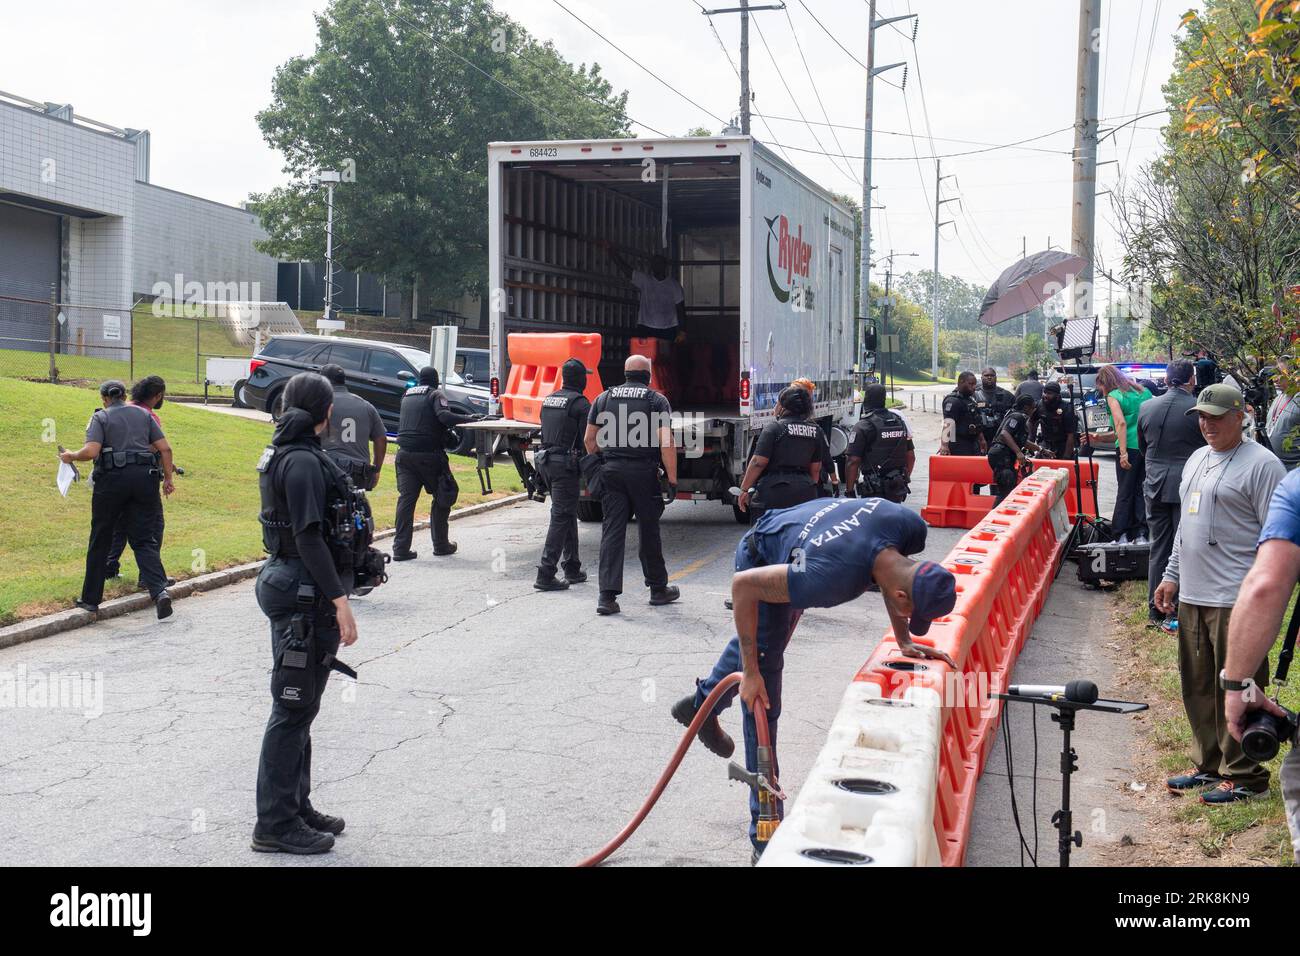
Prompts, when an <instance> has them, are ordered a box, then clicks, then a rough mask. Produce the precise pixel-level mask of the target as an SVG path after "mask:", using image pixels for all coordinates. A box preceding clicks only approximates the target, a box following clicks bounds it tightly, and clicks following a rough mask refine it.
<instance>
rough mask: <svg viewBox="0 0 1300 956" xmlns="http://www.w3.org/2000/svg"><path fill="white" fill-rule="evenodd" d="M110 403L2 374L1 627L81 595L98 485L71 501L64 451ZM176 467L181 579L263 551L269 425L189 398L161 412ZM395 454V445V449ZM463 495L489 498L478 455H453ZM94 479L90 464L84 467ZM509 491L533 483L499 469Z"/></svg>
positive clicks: (79, 489) (167, 556) (124, 588)
mask: <svg viewBox="0 0 1300 956" xmlns="http://www.w3.org/2000/svg"><path fill="white" fill-rule="evenodd" d="M98 407H99V395H98V392H96V391H93V390H91V389H87V388H75V387H70V386H65V385H49V384H44V383H36V382H23V381H17V380H14V379H6V378H0V409H4V414H3V415H0V448H3V449H4V455H3V456H0V486H2V487H4V488H5V489H6V494H5V495H3V496H0V527H3V528H4V529H5V530H4V535H3V541H4V546H3V555H4V562H3V564H0V625H3V624H11V623H13V622H14V621H17V620H21V619H23V618H27V617H33V616H36V615H38V614H43V613H47V612H49V611H54V610H59V609H62V608H67V607H71V606H72V603H73V601H75V600H76V599H77V597H78V596H79V594H80V591H81V579H82V574H83V572H84V570H85V560H86V544H87V541H88V540H89V534H90V492H89V490H88V489H87V488H86V486H85V485H84V484H81V483H78V484H76V485H74V486H73V487H72V489H71V490H70V491H69V493H68V497H67V498H63V497H62V496H61V495H60V494H59V492H58V489H57V488H56V487H55V483H54V475H55V470H56V466H57V460H56V457H55V455H56V446H57V445H58V444H63V445H64V446H65V447H67V448H72V449H76V448H80V447H81V445H82V443H83V442H84V440H85V426H86V422H87V420H88V419H89V418H90V415H91V413H92V412H93V411H94V409H96V408H98ZM161 416H162V420H163V427H164V429H165V430H166V432H167V439H168V441H169V442H171V445H172V447H173V449H175V453H176V462H177V463H178V464H179V465H180V466H181V467H183V468H184V469H185V471H186V474H185V476H184V477H181V478H177V480H176V493H175V494H174V495H173V496H172V497H171V499H170V500H168V501H167V503H166V506H165V507H166V515H167V530H166V534H165V536H164V540H163V550H162V557H163V565H164V566H165V567H166V568H167V572H168V573H169V574H171V575H172V576H173V577H177V578H186V577H193V576H195V575H198V574H202V573H205V572H207V571H216V570H220V569H221V568H226V567H230V566H232V565H236V564H243V563H245V562H248V561H254V560H257V559H258V558H260V557H262V535H261V526H260V525H259V524H258V522H257V513H258V510H259V507H260V506H259V498H258V490H257V473H256V471H255V470H254V465H255V464H256V462H257V459H258V456H259V455H260V454H261V450H262V448H263V447H264V446H265V445H266V444H267V443H268V442H269V441H270V437H271V428H270V426H269V425H267V424H264V423H262V422H258V421H253V420H250V419H245V418H239V417H237V416H233V415H224V414H221V413H219V412H213V411H206V410H204V409H202V408H198V407H190V406H186V405H182V404H179V403H169V404H166V405H164V406H163V409H162V412H161ZM390 448H391V450H392V451H393V452H394V453H395V452H396V448H395V446H390ZM452 463H453V465H452V467H453V471H454V473H455V475H456V478H457V481H458V482H459V483H460V488H461V494H460V500H459V501H458V502H457V507H461V508H463V507H467V506H468V505H472V504H477V503H479V502H480V501H483V500H485V499H484V497H483V496H482V495H480V494H479V485H478V478H477V476H476V474H475V471H474V463H473V460H472V459H469V458H463V457H458V456H453V458H452ZM78 467H79V468H81V470H82V472H83V474H87V473H88V466H87V465H86V464H82V465H79V466H78ZM492 476H493V483H494V484H495V486H496V493H495V494H494V495H491V496H489V497H501V496H502V495H505V494H510V493H514V492H517V491H520V490H522V486H521V484H520V482H519V478H518V476H517V475H516V474H515V471H514V468H513V467H512V466H511V465H509V463H505V462H500V461H499V462H498V463H497V467H495V468H494V469H493V472H492ZM370 500H371V504H372V507H373V509H374V513H375V523H376V525H378V526H379V527H380V528H390V527H392V525H393V515H394V510H395V508H396V504H397V486H396V478H395V474H394V469H393V465H392V458H391V456H390V458H389V462H388V464H387V465H386V466H385V468H384V470H383V472H382V474H381V476H380V482H379V487H378V488H376V489H375V490H374V491H373V492H372V493H371V495H370ZM428 504H429V499H428V498H427V497H424V498H422V499H421V508H420V509H419V510H417V518H425V517H427V516H428V511H427V508H428ZM122 564H123V571H122V578H121V579H120V580H118V581H116V582H113V583H111V584H110V585H109V589H108V591H106V596H107V597H117V596H120V595H122V594H126V593H129V592H130V591H131V589H132V588H133V587H134V585H135V581H136V578H137V572H136V568H135V562H134V559H133V558H132V556H131V551H130V549H129V548H128V549H127V552H126V555H125V558H124V560H123V562H122Z"/></svg>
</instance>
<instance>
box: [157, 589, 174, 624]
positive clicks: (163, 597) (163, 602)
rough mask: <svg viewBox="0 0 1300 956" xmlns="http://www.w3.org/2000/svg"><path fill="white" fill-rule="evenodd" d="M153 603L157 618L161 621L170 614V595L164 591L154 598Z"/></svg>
mask: <svg viewBox="0 0 1300 956" xmlns="http://www.w3.org/2000/svg"><path fill="white" fill-rule="evenodd" d="M154 604H155V605H157V608H158V620H160V621H161V620H163V619H164V618H169V617H171V616H172V596H171V595H170V594H168V593H167V592H166V591H163V592H162V593H161V594H159V595H158V596H157V597H156V598H154Z"/></svg>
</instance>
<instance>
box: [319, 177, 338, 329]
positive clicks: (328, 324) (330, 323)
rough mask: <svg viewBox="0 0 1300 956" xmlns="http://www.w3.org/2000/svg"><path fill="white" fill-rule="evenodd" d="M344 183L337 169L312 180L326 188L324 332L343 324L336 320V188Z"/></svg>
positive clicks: (322, 319)
mask: <svg viewBox="0 0 1300 956" xmlns="http://www.w3.org/2000/svg"><path fill="white" fill-rule="evenodd" d="M342 181H343V174H342V173H341V172H339V171H338V170H336V169H324V170H321V171H320V172H319V173H317V174H316V175H315V176H313V177H312V178H311V184H312V185H313V186H324V187H325V314H324V316H322V317H321V318H319V319H317V320H316V328H318V329H320V330H321V331H323V332H330V331H334V330H340V329H343V328H344V327H345V324H344V323H343V322H340V321H338V320H337V319H335V318H334V186H335V184H336V183H341V182H342Z"/></svg>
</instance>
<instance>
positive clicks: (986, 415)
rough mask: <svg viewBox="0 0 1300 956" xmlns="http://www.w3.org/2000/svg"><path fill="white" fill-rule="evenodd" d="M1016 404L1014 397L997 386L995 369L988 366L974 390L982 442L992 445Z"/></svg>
mask: <svg viewBox="0 0 1300 956" xmlns="http://www.w3.org/2000/svg"><path fill="white" fill-rule="evenodd" d="M1015 403H1016V397H1015V396H1014V395H1012V394H1011V393H1010V392H1008V391H1007V390H1006V389H1005V388H1003V387H1002V386H1000V385H999V384H998V373H997V369H995V368H993V367H992V366H989V367H988V368H986V369H984V371H983V372H982V373H981V374H980V387H979V388H977V389H976V390H975V407H976V408H977V409H979V413H980V429H981V430H982V431H983V432H984V442H985V444H987V445H991V444H993V440H994V439H995V438H997V437H998V431H999V429H1000V428H1001V427H1002V421H1003V419H1005V418H1006V417H1007V412H1009V411H1011V409H1012V407H1013V406H1014V405H1015Z"/></svg>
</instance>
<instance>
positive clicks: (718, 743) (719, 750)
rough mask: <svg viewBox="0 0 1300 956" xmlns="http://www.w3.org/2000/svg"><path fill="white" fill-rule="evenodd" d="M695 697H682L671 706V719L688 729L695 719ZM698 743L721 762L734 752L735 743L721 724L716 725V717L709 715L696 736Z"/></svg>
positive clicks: (715, 715) (692, 695)
mask: <svg viewBox="0 0 1300 956" xmlns="http://www.w3.org/2000/svg"><path fill="white" fill-rule="evenodd" d="M696 712H697V711H696V707H695V695H694V694H691V695H690V696H689V697H683V698H682V699H681V700H679V701H678V702H677V703H675V704H673V711H672V713H673V719H674V720H676V721H677V722H678V723H679V724H681V725H682V726H683V727H689V726H690V725H691V721H692V720H694V719H695V714H696ZM697 736H698V737H699V739H700V743H702V744H704V747H705V749H706V750H708V751H709V752H710V753H715V754H717V755H718V756H719V757H721V758H722V759H723V760H726V759H727V758H728V757H730V756H731V755H732V754H734V753H735V752H736V742H735V741H734V740H732V739H731V735H730V734H728V733H727V732H726V731H725V730H723V729H722V724H720V723H718V715H717V714H710V715H709V719H708V720H706V721H705V722H704V723H703V724H702V725H701V726H700V732H699V734H698V735H697Z"/></svg>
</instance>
